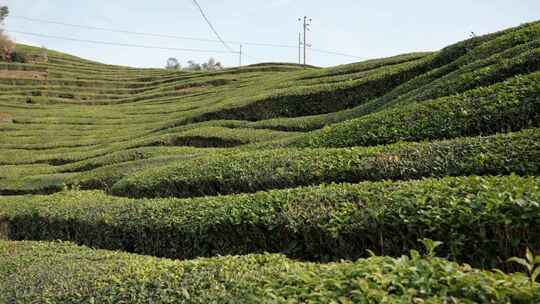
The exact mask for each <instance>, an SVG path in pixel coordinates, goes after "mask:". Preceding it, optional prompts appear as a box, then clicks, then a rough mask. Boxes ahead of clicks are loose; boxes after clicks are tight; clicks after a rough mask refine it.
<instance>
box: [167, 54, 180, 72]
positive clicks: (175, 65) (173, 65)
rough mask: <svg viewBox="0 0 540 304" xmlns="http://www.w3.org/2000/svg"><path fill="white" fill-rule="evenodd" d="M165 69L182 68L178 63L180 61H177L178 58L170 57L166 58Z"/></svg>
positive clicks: (175, 69)
mask: <svg viewBox="0 0 540 304" xmlns="http://www.w3.org/2000/svg"><path fill="white" fill-rule="evenodd" d="M165 68H166V69H167V70H174V71H178V70H181V69H182V66H181V65H180V62H178V59H176V58H174V57H171V58H169V59H167V65H166V66H165Z"/></svg>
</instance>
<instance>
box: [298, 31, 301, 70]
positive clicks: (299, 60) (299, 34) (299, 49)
mask: <svg viewBox="0 0 540 304" xmlns="http://www.w3.org/2000/svg"><path fill="white" fill-rule="evenodd" d="M298 64H302V33H298Z"/></svg>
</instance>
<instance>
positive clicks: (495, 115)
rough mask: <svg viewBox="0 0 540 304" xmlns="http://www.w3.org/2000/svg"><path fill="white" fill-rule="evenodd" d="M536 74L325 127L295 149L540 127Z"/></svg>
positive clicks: (539, 89) (539, 82)
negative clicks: (299, 147)
mask: <svg viewBox="0 0 540 304" xmlns="http://www.w3.org/2000/svg"><path fill="white" fill-rule="evenodd" d="M539 124H540V72H537V73H533V74H530V75H527V76H516V77H514V78H512V79H511V80H509V81H506V82H503V83H499V84H496V85H493V86H491V87H487V88H478V89H476V90H473V91H469V92H467V93H465V94H458V95H454V96H451V97H444V98H440V99H436V100H433V101H429V102H427V101H426V102H423V103H418V104H412V105H409V106H405V107H398V108H392V109H389V110H386V111H381V112H376V113H374V114H371V115H367V116H364V117H361V118H358V119H354V120H349V121H346V122H343V123H340V124H336V125H331V126H328V127H326V128H324V129H322V130H320V131H315V132H313V133H311V134H310V135H309V136H307V137H306V138H300V139H299V142H298V145H301V146H311V147H348V146H371V145H379V144H389V143H394V142H397V141H400V140H405V141H419V140H425V139H443V138H454V137H460V136H474V135H489V134H494V133H497V132H509V131H518V130H520V129H523V128H527V127H538V126H540V125H539Z"/></svg>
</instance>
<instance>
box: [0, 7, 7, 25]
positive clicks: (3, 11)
mask: <svg viewBox="0 0 540 304" xmlns="http://www.w3.org/2000/svg"><path fill="white" fill-rule="evenodd" d="M8 15H9V8H8V7H7V6H0V22H3V21H4V19H6V17H7V16H8Z"/></svg>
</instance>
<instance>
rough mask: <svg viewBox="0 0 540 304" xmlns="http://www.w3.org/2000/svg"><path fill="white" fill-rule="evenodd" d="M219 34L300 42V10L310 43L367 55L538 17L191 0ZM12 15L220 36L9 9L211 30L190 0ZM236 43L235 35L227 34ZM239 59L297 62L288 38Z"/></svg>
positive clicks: (423, 6) (66, 4) (117, 36)
mask: <svg viewBox="0 0 540 304" xmlns="http://www.w3.org/2000/svg"><path fill="white" fill-rule="evenodd" d="M199 3H200V5H201V6H202V7H203V8H204V10H205V11H206V14H207V16H208V17H209V19H210V20H211V21H212V23H213V24H214V26H215V28H216V29H217V31H218V32H219V33H220V34H221V36H222V37H223V39H225V40H227V41H244V42H256V43H272V44H286V45H293V46H294V45H297V44H298V32H299V31H300V29H301V26H300V23H299V22H298V20H297V19H298V17H302V16H304V15H307V16H310V17H311V18H313V22H312V31H311V32H309V34H308V42H309V43H311V44H312V45H313V47H314V48H317V49H324V50H331V51H337V52H342V53H347V54H352V55H356V56H359V57H362V58H365V59H369V58H378V57H387V56H391V55H397V54H401V53H406V52H414V51H428V50H438V49H440V48H442V47H444V46H446V45H449V44H451V43H454V42H457V41H460V40H464V39H466V38H468V37H469V35H470V32H471V31H474V32H475V33H476V34H478V35H481V34H485V33H489V32H493V31H497V30H501V29H504V28H507V27H511V26H517V25H519V24H521V23H524V22H530V21H535V20H538V19H540V1H539V0H469V1H467V0H452V1H434V0H431V1H428V0H409V1H397V0H392V1H390V0H377V1H363V0H336V1H322V0H296V1H294V0H227V1H225V0H199ZM0 4H2V5H6V4H7V5H8V6H9V7H10V10H11V14H12V15H13V18H8V20H7V22H6V27H7V28H8V30H14V31H23V32H29V33H37V34H46V35H53V36H63V37H69V38H77V39H86V40H100V41H107V42H119V43H127V44H137V45H153V46H157V47H169V48H189V49H204V50H212V51H213V50H215V51H224V50H226V49H225V47H224V46H223V45H221V44H220V43H213V42H212V43H211V42H197V41H189V40H178V39H170V38H158V37H146V36H133V35H128V34H122V33H111V32H104V31H96V30H88V29H80V28H72V27H65V26H61V25H54V24H43V23H36V22H29V21H26V20H23V19H18V18H15V17H16V16H21V17H30V18H38V19H45V20H51V21H56V22H63V23H70V24H78V25H86V26H93V27H106V28H112V29H119V30H128V31H137V32H147V33H157V34H165V35H176V36H189V37H197V38H205V39H216V38H215V36H214V35H213V33H212V32H211V30H210V28H209V27H208V25H207V24H206V23H205V21H204V19H203V18H202V16H201V15H200V12H199V11H198V10H197V8H196V7H195V6H194V5H193V1H192V0H174V1H173V0H154V1H143V0H115V1H113V0H92V1H74V0H0ZM10 36H11V37H13V38H15V40H16V41H18V42H21V43H32V44H35V45H39V46H45V47H47V48H49V49H55V50H59V51H63V52H67V53H70V54H73V55H77V56H80V57H84V58H87V59H92V60H96V61H100V62H104V63H110V64H119V65H128V66H138V67H162V66H164V64H165V61H166V60H167V58H169V57H176V58H178V59H179V60H180V61H181V62H182V63H185V62H186V61H187V60H190V59H193V60H196V61H198V62H201V61H205V60H206V59H208V58H209V57H215V58H216V59H217V60H219V61H222V62H223V63H224V64H225V65H226V66H234V65H237V64H238V55H236V54H228V53H200V52H184V51H172V50H155V49H139V48H128V47H119V46H108V45H94V44H87V43H82V42H75V41H63V40H59V39H54V38H43V37H35V36H28V35H22V34H17V33H11V34H10ZM230 45H231V47H233V48H234V49H235V50H236V49H238V48H239V46H238V45H236V44H230ZM244 50H245V51H246V52H247V55H248V56H249V58H248V57H244V63H248V64H249V63H256V62H270V61H272V62H275V61H278V62H297V61H298V50H297V49H295V48H290V49H286V48H285V49H284V48H271V47H261V46H244ZM360 60H361V59H355V58H348V57H340V56H335V55H326V54H320V53H315V52H310V53H309V55H308V63H309V64H313V65H318V66H333V65H337V64H342V63H349V62H355V61H360Z"/></svg>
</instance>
